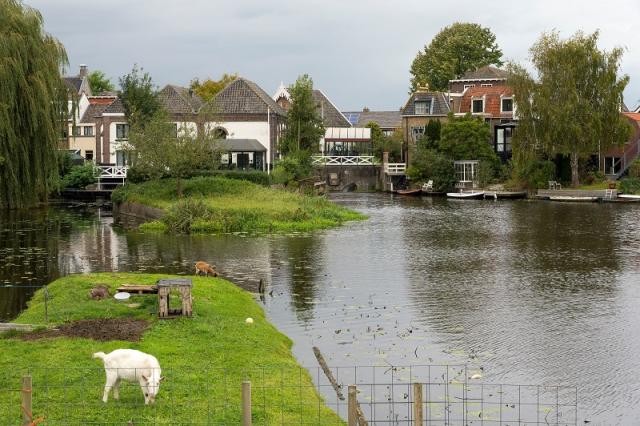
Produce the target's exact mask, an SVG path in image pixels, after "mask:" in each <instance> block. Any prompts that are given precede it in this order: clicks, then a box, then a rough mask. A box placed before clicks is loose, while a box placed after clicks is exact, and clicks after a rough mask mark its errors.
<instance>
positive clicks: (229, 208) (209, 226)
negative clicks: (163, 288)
mask: <svg viewBox="0 0 640 426" xmlns="http://www.w3.org/2000/svg"><path fill="white" fill-rule="evenodd" d="M183 186H184V189H183V198H178V196H177V188H176V181H175V180H174V179H163V180H160V181H149V182H145V183H141V184H128V185H126V186H124V187H122V188H119V189H118V190H116V191H115V192H114V193H113V196H112V200H113V201H114V202H115V203H123V202H127V203H137V204H142V205H145V206H150V207H155V208H159V209H161V210H162V211H163V215H162V217H161V219H159V220H155V221H150V222H147V223H145V224H143V225H141V226H140V229H141V230H143V231H160V232H171V233H204V234H217V233H229V232H248V233H282V232H306V231H313V230H317V229H326V228H332V227H336V226H339V225H341V224H343V223H344V222H346V221H351V220H363V219H366V217H365V216H364V215H362V214H360V213H357V212H354V211H351V210H349V209H347V208H344V207H342V206H339V205H337V204H335V203H333V202H331V201H329V200H327V199H326V198H324V197H317V196H309V195H304V194H299V193H294V192H290V191H286V190H282V189H274V188H269V187H265V186H261V185H257V184H254V183H251V182H248V181H242V180H236V179H227V178H222V177H195V178H192V179H189V180H186V181H183Z"/></svg>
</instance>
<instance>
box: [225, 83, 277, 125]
mask: <svg viewBox="0 0 640 426" xmlns="http://www.w3.org/2000/svg"><path fill="white" fill-rule="evenodd" d="M215 108H216V111H217V112H218V113H220V114H266V113H267V108H268V109H269V110H270V112H271V113H272V114H278V115H282V116H286V115H287V112H286V111H285V110H284V109H283V108H282V107H281V106H280V105H278V104H277V103H276V102H275V101H274V100H273V99H271V97H270V96H269V95H267V93H266V92H265V91H264V90H262V89H261V88H260V86H258V85H257V84H255V83H254V82H252V81H250V80H247V79H245V78H237V79H235V80H234V81H232V82H231V83H229V85H228V86H227V87H225V88H224V89H222V90H221V91H220V92H218V94H217V95H216V97H215Z"/></svg>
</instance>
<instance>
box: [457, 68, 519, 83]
mask: <svg viewBox="0 0 640 426" xmlns="http://www.w3.org/2000/svg"><path fill="white" fill-rule="evenodd" d="M508 75H509V73H508V72H506V71H505V70H501V69H500V68H496V67H492V66H491V65H487V66H485V67H480V68H478V69H477V70H475V71H467V72H466V73H464V75H463V76H462V77H460V78H459V80H486V79H495V78H507V77H508Z"/></svg>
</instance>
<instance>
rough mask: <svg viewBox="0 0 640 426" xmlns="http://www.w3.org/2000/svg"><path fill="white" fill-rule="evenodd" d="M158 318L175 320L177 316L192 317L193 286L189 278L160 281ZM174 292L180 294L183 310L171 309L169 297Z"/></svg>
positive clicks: (158, 284)
mask: <svg viewBox="0 0 640 426" xmlns="http://www.w3.org/2000/svg"><path fill="white" fill-rule="evenodd" d="M157 287H158V317H160V318H173V317H177V316H181V315H182V316H185V317H190V316H191V314H192V308H191V288H192V287H193V284H192V283H191V279H189V278H177V279H164V280H158V283H157ZM172 291H176V292H178V293H180V297H181V298H182V308H181V309H171V308H170V305H169V295H170V293H171V292H172Z"/></svg>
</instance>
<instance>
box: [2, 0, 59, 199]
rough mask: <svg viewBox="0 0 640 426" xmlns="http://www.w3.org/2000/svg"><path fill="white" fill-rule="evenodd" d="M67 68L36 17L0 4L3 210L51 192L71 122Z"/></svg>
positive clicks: (15, 5) (12, 2)
mask: <svg viewBox="0 0 640 426" xmlns="http://www.w3.org/2000/svg"><path fill="white" fill-rule="evenodd" d="M67 65H68V63H67V54H66V52H65V49H64V47H63V46H62V44H60V42H58V40H56V39H55V38H53V37H52V36H50V35H49V34H47V33H45V31H44V29H43V19H42V16H41V15H40V13H39V12H38V11H36V10H35V9H32V8H30V7H27V6H25V5H24V4H23V3H22V2H21V1H17V0H0V208H22V207H29V206H33V205H35V204H36V203H38V202H40V201H44V200H46V199H47V196H48V194H49V192H50V191H51V190H52V189H53V185H54V179H55V178H56V176H57V156H56V149H57V144H58V138H59V137H60V134H61V131H62V129H63V126H64V124H65V123H66V120H67V119H68V117H69V110H68V106H67V101H68V99H69V98H68V91H67V88H66V86H65V84H64V81H63V80H62V78H61V73H62V72H63V71H64V67H65V66H67Z"/></svg>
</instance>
